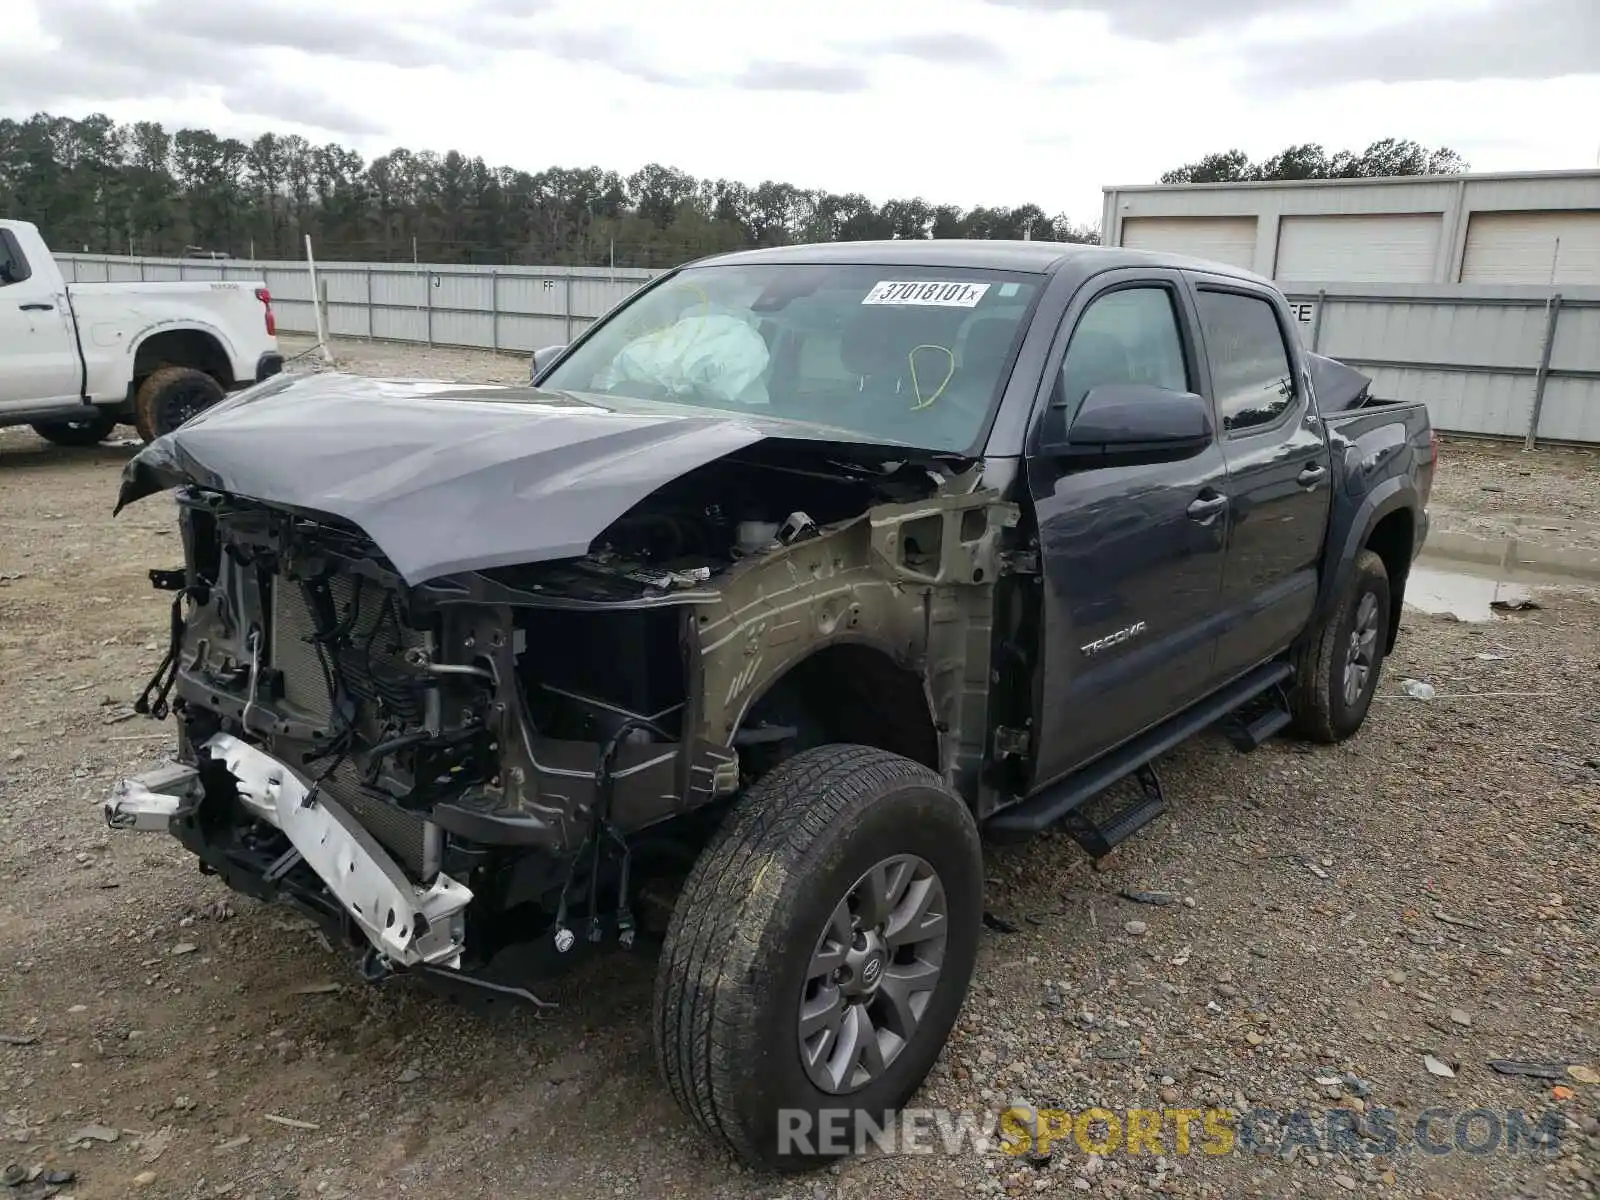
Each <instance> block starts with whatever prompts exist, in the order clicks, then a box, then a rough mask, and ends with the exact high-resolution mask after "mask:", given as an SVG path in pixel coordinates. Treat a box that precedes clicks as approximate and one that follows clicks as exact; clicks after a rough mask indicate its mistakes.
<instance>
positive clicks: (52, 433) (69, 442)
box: [33, 410, 117, 446]
mask: <svg viewBox="0 0 1600 1200" xmlns="http://www.w3.org/2000/svg"><path fill="white" fill-rule="evenodd" d="M116 427H117V414H116V413H113V412H106V411H104V410H101V411H98V412H93V413H90V414H89V415H88V416H85V417H83V418H82V419H81V420H73V421H40V422H37V423H36V424H35V425H34V426H33V431H34V432H35V433H37V434H38V435H39V436H40V437H42V438H43V439H44V440H45V441H47V442H50V443H52V444H53V445H56V446H98V445H99V444H100V443H101V442H103V441H105V440H106V438H107V437H108V436H110V434H111V431H112V430H113V429H115V428H116Z"/></svg>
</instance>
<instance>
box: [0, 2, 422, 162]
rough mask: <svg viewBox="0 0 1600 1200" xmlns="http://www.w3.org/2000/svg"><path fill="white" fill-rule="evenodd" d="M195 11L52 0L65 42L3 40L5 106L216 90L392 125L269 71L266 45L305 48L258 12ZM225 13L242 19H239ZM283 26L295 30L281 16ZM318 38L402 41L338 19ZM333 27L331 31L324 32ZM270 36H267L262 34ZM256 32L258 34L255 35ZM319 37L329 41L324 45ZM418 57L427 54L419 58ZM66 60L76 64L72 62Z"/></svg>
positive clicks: (291, 111) (49, 17)
mask: <svg viewBox="0 0 1600 1200" xmlns="http://www.w3.org/2000/svg"><path fill="white" fill-rule="evenodd" d="M195 12H196V15H195V16H194V17H193V18H191V17H190V16H189V14H188V10H187V9H186V8H182V7H180V6H179V4H178V3H177V0H154V2H153V3H146V4H143V5H140V6H139V7H136V8H126V7H120V6H115V5H110V4H106V3H103V2H99V3H97V2H95V0H48V3H47V4H45V5H44V6H41V10H40V27H41V30H42V32H43V33H44V34H45V36H46V37H47V38H50V39H53V40H55V41H57V42H58V43H59V49H58V50H55V51H49V52H44V53H41V52H40V51H39V50H37V49H30V48H29V47H26V46H17V45H15V44H12V45H9V46H5V47H0V105H3V106H6V107H22V106H27V107H28V108H29V109H30V110H32V109H40V108H49V107H52V106H58V105H61V104H64V103H71V102H79V103H90V104H97V103H100V102H105V101H115V100H126V99H130V98H138V99H141V100H173V101H180V102H183V101H189V100H192V99H194V98H195V97H197V96H200V95H204V94H207V93H213V92H214V93H216V94H218V95H219V96H220V99H221V100H222V102H223V103H224V104H225V105H226V106H227V107H228V108H229V109H230V110H231V111H233V112H236V113H241V114H249V115H254V116H259V117H265V118H267V119H269V120H277V121H292V122H295V123H297V124H302V125H306V126H309V127H312V128H316V129H321V130H325V131H327V132H328V133H331V134H336V135H346V136H359V135H362V134H369V133H381V132H383V131H384V129H385V126H383V125H382V124H380V123H379V122H377V121H375V120H373V119H372V118H371V117H368V116H364V115H362V114H360V113H358V112H356V111H355V110H353V109H351V108H348V107H346V106H345V105H342V104H339V103H338V102H337V101H335V100H334V99H332V98H331V97H330V96H328V95H326V94H325V93H323V92H321V91H320V90H318V89H316V88H314V87H308V86H305V85H302V84H298V83H295V82H293V81H291V80H288V79H285V78H284V77H283V76H282V74H281V73H275V72H273V71H271V70H269V69H265V68H264V67H263V64H262V60H261V58H260V51H261V49H263V48H275V49H301V50H303V52H307V53H311V52H316V51H313V50H310V49H307V48H304V47H298V46H294V45H292V42H293V41H294V39H292V38H289V37H287V36H284V35H282V34H281V32H280V33H273V32H272V31H271V30H269V29H268V28H266V27H265V26H261V27H259V28H257V27H255V26H254V25H252V22H253V21H254V20H255V18H256V17H257V16H259V14H258V13H254V12H252V11H250V10H249V8H248V6H245V8H244V9H243V10H230V11H229V12H227V13H224V12H223V11H222V10H220V9H219V10H195ZM221 17H228V18H237V20H235V21H233V23H229V21H224V20H219V18H221ZM277 28H278V29H279V30H280V31H281V30H283V29H290V28H294V24H293V22H291V21H287V20H280V21H279V22H278V25H277ZM319 28H320V33H317V35H316V37H314V38H309V39H308V40H309V44H311V45H316V44H323V45H325V46H326V47H327V48H326V49H324V50H322V51H321V52H322V53H326V54H328V55H330V56H334V57H342V58H344V59H346V60H350V59H351V58H359V57H361V56H363V55H371V56H381V55H383V54H386V53H388V52H389V51H391V50H394V49H395V48H396V47H398V46H399V45H400V42H399V41H394V42H393V44H392V45H390V44H386V43H385V42H384V40H383V39H385V38H388V37H390V35H387V34H384V35H377V38H378V40H377V41H374V40H373V39H372V37H369V35H368V34H367V33H366V31H364V30H363V29H360V28H358V27H357V26H356V25H355V24H353V23H350V22H346V21H343V20H342V19H339V18H335V19H333V20H332V21H331V22H329V23H328V24H327V25H325V26H321V27H319ZM324 35H325V36H324ZM268 37H270V39H271V40H270V41H267V42H265V43H263V42H262V41H261V40H260V39H262V38H268ZM253 39H254V40H253ZM318 39H322V41H321V42H320V43H319V42H318ZM411 61H414V62H419V63H420V62H421V59H420V58H419V57H417V56H415V55H414V56H413V57H412V59H411ZM62 62H70V63H72V69H71V70H63V69H62V68H61V66H60V63H62Z"/></svg>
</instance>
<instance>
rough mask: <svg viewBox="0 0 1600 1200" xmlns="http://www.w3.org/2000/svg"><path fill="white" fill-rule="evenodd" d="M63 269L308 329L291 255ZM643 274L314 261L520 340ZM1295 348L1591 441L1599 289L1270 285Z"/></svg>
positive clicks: (377, 320)
mask: <svg viewBox="0 0 1600 1200" xmlns="http://www.w3.org/2000/svg"><path fill="white" fill-rule="evenodd" d="M56 258H57V261H58V262H59V263H60V264H61V269H62V272H63V273H64V274H65V275H66V277H67V278H68V280H71V281H77V282H85V283H87V282H96V281H105V280H111V281H127V280H141V279H144V280H170V279H195V280H203V279H261V280H263V281H265V283H266V286H267V287H268V288H269V289H271V291H272V298H273V307H274V308H275V309H276V310H277V312H278V320H279V325H280V327H281V328H283V329H285V330H289V331H296V332H307V333H310V332H314V331H315V329H316V319H315V314H314V313H313V311H312V307H311V283H310V276H309V273H308V272H307V270H306V264H305V263H303V262H244V261H240V260H237V259H229V260H225V261H218V262H210V261H205V260H194V259H170V258H147V259H139V258H119V257H106V256H98V255H80V254H60V255H57V256H56ZM653 274H654V273H653V272H651V271H645V270H639V269H634V268H627V269H618V270H615V271H609V270H597V269H595V268H592V267H509V266H508V267H474V266H459V265H451V266H430V265H427V264H423V265H421V266H408V265H398V266H397V265H395V264H391V263H339V262H336V263H319V264H318V265H317V281H318V283H319V285H320V286H321V289H322V291H323V295H324V297H325V312H326V314H327V318H328V332H329V334H330V336H332V337H335V338H351V337H354V338H383V339H390V340H395V341H405V342H421V343H426V344H428V345H439V346H477V347H483V348H485V349H492V350H511V351H518V352H523V353H526V352H530V351H532V350H536V349H538V348H539V347H540V346H548V345H553V344H556V343H559V342H569V341H571V340H572V338H573V337H574V336H575V335H576V334H577V333H578V332H579V331H581V330H582V329H583V328H584V327H585V326H586V325H588V324H589V323H590V322H591V321H593V320H595V319H596V318H597V317H600V316H602V315H603V314H604V313H605V312H607V311H608V310H609V309H611V308H612V307H613V306H614V305H616V304H618V303H619V302H621V301H622V300H623V299H625V298H626V297H627V296H628V295H629V294H630V293H631V292H633V291H634V290H635V289H637V288H638V287H639V286H640V285H641V284H642V283H644V282H645V281H646V280H648V279H650V278H651V277H652V275H653ZM1281 286H1282V287H1283V288H1284V291H1285V292H1286V293H1287V294H1288V296H1289V297H1290V299H1291V301H1292V302H1293V303H1294V304H1295V307H1296V311H1297V315H1298V316H1299V318H1300V320H1301V322H1302V325H1301V329H1302V335H1303V337H1304V340H1305V342H1306V344H1307V345H1308V346H1310V347H1311V348H1312V349H1315V350H1318V351H1320V352H1321V353H1323V354H1328V355H1331V356H1332V357H1334V358H1338V359H1342V360H1344V361H1345V362H1348V363H1350V364H1351V365H1352V366H1356V367H1359V368H1361V369H1362V370H1364V371H1366V372H1367V373H1369V374H1370V375H1372V377H1373V379H1374V382H1375V387H1374V391H1375V392H1376V393H1377V394H1379V395H1381V396H1385V397H1390V398H1393V399H1399V400H1421V401H1424V402H1425V403H1426V404H1427V405H1428V411H1429V413H1430V415H1431V416H1432V419H1433V423H1434V425H1435V426H1436V427H1437V428H1439V429H1442V430H1445V431H1449V432H1455V433H1463V434H1477V435H1487V436H1492V437H1510V438H1519V439H1522V440H1524V441H1525V442H1526V443H1527V444H1530V445H1531V444H1533V442H1534V441H1536V440H1538V439H1547V440H1558V441H1569V442H1589V443H1600V287H1586V286H1571V287H1562V288H1560V289H1559V291H1552V290H1551V289H1549V288H1537V287H1522V286H1494V285H1473V284H1417V285H1411V284H1345V285H1340V284H1332V285H1329V284H1309V285H1307V284H1295V283H1287V284H1283V285H1281Z"/></svg>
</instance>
